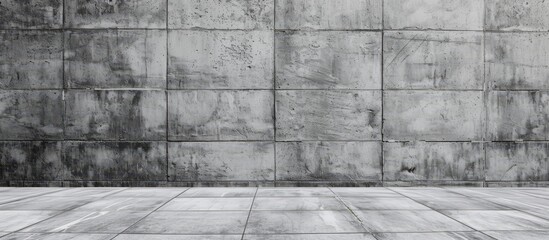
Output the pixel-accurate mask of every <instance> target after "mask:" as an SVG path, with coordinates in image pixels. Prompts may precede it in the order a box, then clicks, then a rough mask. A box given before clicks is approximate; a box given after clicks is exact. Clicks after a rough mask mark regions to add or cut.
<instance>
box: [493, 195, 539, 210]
mask: <svg viewBox="0 0 549 240" xmlns="http://www.w3.org/2000/svg"><path fill="white" fill-rule="evenodd" d="M486 200H488V201H490V202H493V203H497V204H500V205H503V206H506V207H510V208H515V209H519V210H537V209H545V210H549V199H544V198H537V197H531V196H528V197H509V198H486Z"/></svg>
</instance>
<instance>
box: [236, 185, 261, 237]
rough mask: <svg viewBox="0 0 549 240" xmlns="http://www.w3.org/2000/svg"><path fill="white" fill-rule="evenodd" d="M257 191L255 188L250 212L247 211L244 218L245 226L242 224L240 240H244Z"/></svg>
mask: <svg viewBox="0 0 549 240" xmlns="http://www.w3.org/2000/svg"><path fill="white" fill-rule="evenodd" d="M258 191H259V188H258V187H256V188H255V193H254V197H253V199H252V204H251V205H250V210H249V211H248V217H247V218H246V224H244V230H243V231H242V237H240V239H241V240H243V239H244V235H246V228H247V227H248V221H249V220H250V216H251V215H252V209H253V207H254V202H255V198H256V196H257V192H258Z"/></svg>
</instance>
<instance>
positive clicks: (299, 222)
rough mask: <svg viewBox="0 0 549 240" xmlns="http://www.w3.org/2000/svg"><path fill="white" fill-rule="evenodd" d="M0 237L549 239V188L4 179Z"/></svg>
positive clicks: (0, 208)
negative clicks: (114, 184) (50, 183)
mask: <svg viewBox="0 0 549 240" xmlns="http://www.w3.org/2000/svg"><path fill="white" fill-rule="evenodd" d="M0 236H3V237H2V238H0V239H56V240H57V239H168V240H169V239H315V240H321V239H437V240H438V239H547V236H549V189H546V188H425V187H424V188H0Z"/></svg>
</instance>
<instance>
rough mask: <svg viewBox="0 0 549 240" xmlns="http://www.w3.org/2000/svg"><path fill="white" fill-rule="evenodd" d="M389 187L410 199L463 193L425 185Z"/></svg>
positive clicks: (457, 195)
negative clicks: (420, 186)
mask: <svg viewBox="0 0 549 240" xmlns="http://www.w3.org/2000/svg"><path fill="white" fill-rule="evenodd" d="M389 189H391V190H394V191H395V192H398V193H400V194H402V195H404V196H406V197H409V198H412V199H416V198H418V199H421V198H433V197H439V198H459V197H463V195H460V194H458V193H455V192H451V191H448V190H446V189H443V188H427V187H426V188H389Z"/></svg>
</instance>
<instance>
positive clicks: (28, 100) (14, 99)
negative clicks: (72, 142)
mask: <svg viewBox="0 0 549 240" xmlns="http://www.w3.org/2000/svg"><path fill="white" fill-rule="evenodd" d="M62 95H63V94H62V92H61V91H56V90H40V91H38V90H36V91H19V90H0V140H49V139H62V138H63V110H64V107H63V97H62Z"/></svg>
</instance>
